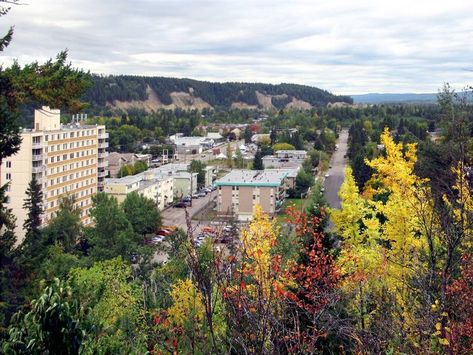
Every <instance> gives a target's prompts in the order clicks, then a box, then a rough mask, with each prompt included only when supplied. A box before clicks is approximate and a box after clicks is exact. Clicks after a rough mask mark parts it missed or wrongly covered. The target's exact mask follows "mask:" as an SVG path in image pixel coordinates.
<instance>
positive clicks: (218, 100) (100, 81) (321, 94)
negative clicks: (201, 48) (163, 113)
mask: <svg viewBox="0 0 473 355" xmlns="http://www.w3.org/2000/svg"><path fill="white" fill-rule="evenodd" d="M92 80H93V86H92V87H91V88H90V89H89V90H88V91H87V92H86V94H85V96H84V101H87V102H90V103H91V104H92V105H93V106H105V105H106V104H107V103H111V102H113V101H114V100H119V101H132V100H146V99H147V98H148V94H147V92H146V89H147V87H148V86H149V87H150V88H151V89H152V90H153V91H154V92H156V94H157V95H158V97H159V100H160V101H161V103H163V104H164V105H169V104H171V103H172V99H171V96H170V94H171V93H172V92H185V93H189V92H191V93H192V95H193V96H194V97H199V98H201V99H202V100H204V101H205V102H207V103H208V104H210V105H211V106H212V107H224V108H229V107H230V106H231V105H232V103H235V102H242V103H246V104H248V105H256V106H258V105H259V102H258V99H257V96H256V91H258V92H260V93H263V94H266V95H284V94H285V95H287V96H288V97H279V98H275V99H274V100H273V102H272V103H273V105H274V106H275V107H276V108H283V107H285V106H286V105H287V104H288V103H289V102H290V101H291V100H292V97H294V98H296V99H299V100H303V101H305V102H308V103H309V104H311V105H312V106H317V105H326V104H327V103H329V102H346V103H352V102H353V100H352V99H351V98H350V97H348V96H337V95H333V94H331V93H329V92H328V91H325V90H321V89H318V88H315V87H311V86H305V85H296V84H286V83H282V84H279V85H272V84H262V83H211V82H208V81H199V80H192V79H177V78H165V77H146V76H131V75H118V76H112V75H110V76H98V75H94V76H92Z"/></svg>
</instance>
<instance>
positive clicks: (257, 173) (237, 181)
mask: <svg viewBox="0 0 473 355" xmlns="http://www.w3.org/2000/svg"><path fill="white" fill-rule="evenodd" d="M288 173H289V170H285V169H274V170H232V171H231V172H229V173H228V174H227V175H225V176H224V177H222V178H221V179H219V180H217V181H216V182H215V185H216V186H275V187H276V186H280V185H281V184H282V183H283V180H284V179H285V178H286V177H287V176H288Z"/></svg>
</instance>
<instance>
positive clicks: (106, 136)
mask: <svg viewBox="0 0 473 355" xmlns="http://www.w3.org/2000/svg"><path fill="white" fill-rule="evenodd" d="M98 136H99V139H108V133H105V132H99V134H98Z"/></svg>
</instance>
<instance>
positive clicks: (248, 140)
mask: <svg viewBox="0 0 473 355" xmlns="http://www.w3.org/2000/svg"><path fill="white" fill-rule="evenodd" d="M251 136H252V134H251V128H250V126H246V128H245V133H244V137H245V143H246V144H249V143H251Z"/></svg>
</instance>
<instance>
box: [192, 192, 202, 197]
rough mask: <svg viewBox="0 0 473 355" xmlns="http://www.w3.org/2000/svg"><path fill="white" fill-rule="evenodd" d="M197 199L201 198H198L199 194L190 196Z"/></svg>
mask: <svg viewBox="0 0 473 355" xmlns="http://www.w3.org/2000/svg"><path fill="white" fill-rule="evenodd" d="M199 197H202V196H199V193H195V194H193V195H192V198H199Z"/></svg>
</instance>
